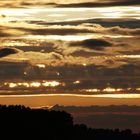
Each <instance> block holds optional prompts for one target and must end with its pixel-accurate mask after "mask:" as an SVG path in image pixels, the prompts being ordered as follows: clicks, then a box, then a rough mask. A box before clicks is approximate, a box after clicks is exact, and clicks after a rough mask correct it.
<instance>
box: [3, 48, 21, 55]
mask: <svg viewBox="0 0 140 140" xmlns="http://www.w3.org/2000/svg"><path fill="white" fill-rule="evenodd" d="M18 52H19V50H17V49H15V48H1V49H0V57H5V56H8V55H11V54H16V53H18Z"/></svg>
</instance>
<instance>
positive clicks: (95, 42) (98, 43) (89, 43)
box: [70, 39, 112, 50]
mask: <svg viewBox="0 0 140 140" xmlns="http://www.w3.org/2000/svg"><path fill="white" fill-rule="evenodd" d="M111 45H112V43H110V42H108V41H106V40H103V39H87V40H84V41H77V42H72V43H70V46H84V47H87V48H90V49H95V50H102V49H104V47H110V46H111Z"/></svg>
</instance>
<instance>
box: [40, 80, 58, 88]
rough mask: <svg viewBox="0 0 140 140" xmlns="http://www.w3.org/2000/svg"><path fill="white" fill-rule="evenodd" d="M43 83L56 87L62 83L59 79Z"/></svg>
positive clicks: (46, 85)
mask: <svg viewBox="0 0 140 140" xmlns="http://www.w3.org/2000/svg"><path fill="white" fill-rule="evenodd" d="M42 85H43V86H45V87H56V86H59V85H60V83H59V82H57V81H46V82H44V83H43V84H42Z"/></svg>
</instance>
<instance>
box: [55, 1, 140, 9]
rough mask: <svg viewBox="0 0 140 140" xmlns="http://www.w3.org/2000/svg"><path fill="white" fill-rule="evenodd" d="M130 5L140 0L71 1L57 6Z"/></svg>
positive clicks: (138, 2) (139, 3)
mask: <svg viewBox="0 0 140 140" xmlns="http://www.w3.org/2000/svg"><path fill="white" fill-rule="evenodd" d="M129 5H140V1H139V0H117V1H116V0H103V1H102V2H100V1H95V2H86V1H85V2H82V3H69V4H58V5H57V7H102V6H103V7H104V6H129Z"/></svg>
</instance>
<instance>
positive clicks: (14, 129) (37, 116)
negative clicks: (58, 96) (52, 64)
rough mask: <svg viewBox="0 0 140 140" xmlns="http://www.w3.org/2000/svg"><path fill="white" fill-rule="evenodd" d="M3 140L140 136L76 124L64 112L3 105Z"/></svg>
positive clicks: (0, 134)
mask: <svg viewBox="0 0 140 140" xmlns="http://www.w3.org/2000/svg"><path fill="white" fill-rule="evenodd" d="M0 137H1V138H2V139H19V140H21V139H24V140H27V139H33V140H34V139H38V140H100V139H102V140H103V139H108V140H112V139H114V140H119V139H125V140H127V139H131V140H139V139H140V134H134V133H132V132H131V130H123V131H120V130H119V129H115V130H111V129H93V128H88V127H87V126H86V125H83V124H81V125H74V124H73V118H72V116H71V115H70V114H68V113H66V112H64V111H48V110H45V109H30V108H26V107H24V106H0Z"/></svg>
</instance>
